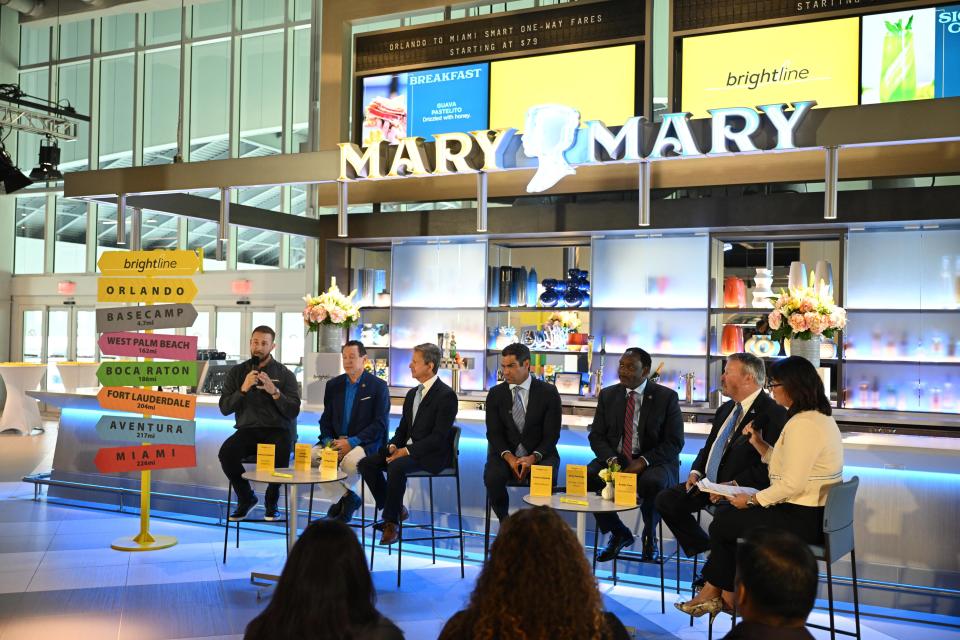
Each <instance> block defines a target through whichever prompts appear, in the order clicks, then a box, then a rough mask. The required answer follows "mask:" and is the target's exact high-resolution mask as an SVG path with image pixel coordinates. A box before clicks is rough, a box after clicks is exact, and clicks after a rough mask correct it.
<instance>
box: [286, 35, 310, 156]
mask: <svg viewBox="0 0 960 640" xmlns="http://www.w3.org/2000/svg"><path fill="white" fill-rule="evenodd" d="M292 81H293V99H292V104H291V105H290V108H291V109H293V118H292V121H293V131H292V135H291V147H290V148H291V150H292V152H293V153H299V152H300V145H301V144H302V143H304V142H306V141H307V123H308V121H309V118H310V29H309V28H307V29H297V30H296V31H294V32H293V78H292Z"/></svg>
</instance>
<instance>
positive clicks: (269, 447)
mask: <svg viewBox="0 0 960 640" xmlns="http://www.w3.org/2000/svg"><path fill="white" fill-rule="evenodd" d="M276 448H277V446H276V445H273V444H258V445H257V471H264V470H266V471H273V470H274V465H273V461H274V460H275V459H276V455H275V451H276Z"/></svg>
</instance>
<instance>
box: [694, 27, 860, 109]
mask: <svg viewBox="0 0 960 640" xmlns="http://www.w3.org/2000/svg"><path fill="white" fill-rule="evenodd" d="M859 26H860V25H859V18H845V19H840V20H824V21H819V22H806V23H800V24H793V25H785V26H781V27H768V28H762V29H748V30H744V31H732V32H727V33H719V34H711V35H704V36H694V37H689V38H684V39H683V41H682V42H683V44H682V52H683V53H682V55H683V58H682V60H683V65H682V78H681V92H680V104H681V107H680V110H681V111H688V112H690V113H692V114H693V117H694V118H705V117H707V116H708V115H709V114H708V113H707V110H708V109H715V108H723V107H742V106H756V105H761V104H771V103H777V102H791V101H795V100H816V101H817V106H818V107H841V106H847V105H855V104H857V98H858V96H857V86H858V74H859ZM816 42H829V43H830V46H829V47H825V46H824V47H821V46H811V43H816Z"/></svg>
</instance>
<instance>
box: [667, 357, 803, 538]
mask: <svg viewBox="0 0 960 640" xmlns="http://www.w3.org/2000/svg"><path fill="white" fill-rule="evenodd" d="M765 380H766V375H765V371H764V366H763V361H762V360H760V358H758V357H756V356H754V355H751V354H749V353H735V354H733V355H731V356H729V357H728V358H727V366H726V367H725V368H724V370H723V375H721V376H720V388H721V390H722V391H723V395H725V396H727V397H728V398H730V400H729V401H727V402H725V403H724V404H722V405H720V407H719V408H718V409H717V412H716V414H714V418H713V428H712V429H710V435H709V436H708V437H707V441H706V443H704V445H703V448H702V449H700V452H699V453H698V454H697V458H696V459H695V460H694V461H693V465H692V466H691V467H690V475H689V476H687V481H686V483H685V484H682V485H679V486H676V487H671V488H669V489H665V490H664V491H662V492H661V493H660V495H658V496H657V501H656V505H657V510H658V511H659V512H660V514H661V515H662V516H663V521H664V522H665V523H666V525H667V526H668V527H670V530H671V531H672V532H673V535H674V536H675V537H676V539H677V542H679V543H680V546H681V547H682V548H683V550H684V552H685V553H686V554H687V556H693V555H696V554H698V553H702V552H704V551H706V550H707V549H709V548H710V537H709V536H708V535H707V534H706V532H704V530H703V528H702V527H701V526H700V525H699V524H697V521H696V519H695V518H694V517H693V514H694V513H695V512H697V511H699V510H700V509H702V508H704V507H705V506H707V505H708V504H709V503H710V502H711V501H713V502H717V499H716V498H717V496H714V497H713V498H711V494H708V493H703V492H701V491H699V490H698V489H697V488H696V484H697V482H698V481H699V480H701V479H703V478H707V479H708V480H710V481H712V482H718V483H726V484H737V485H739V486H741V487H754V488H756V489H765V488H766V487H768V486H770V478H769V477H768V476H767V465H765V464H763V462H761V461H760V454H758V453H757V450H756V449H754V448H753V445H751V444H750V441H749V440H748V439H746V438H741V437H740V435H741V433H742V431H743V427H744V426H746V425H748V424H750V423H751V422H752V423H753V426H754V428H756V429H758V430H759V431H760V432H761V433H762V434H763V439H764V440H766V441H767V442H769V443H770V444H773V443H775V442H776V441H777V438H779V437H780V432H781V431H782V430H783V425H784V423H785V422H786V421H787V411H786V409H784V408H783V407H781V406H780V405H778V404H777V403H776V402H774V401H773V398H771V397H770V396H769V395H767V394H766V393H764V392H763V384H764V382H765Z"/></svg>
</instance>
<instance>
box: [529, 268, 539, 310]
mask: <svg viewBox="0 0 960 640" xmlns="http://www.w3.org/2000/svg"><path fill="white" fill-rule="evenodd" d="M537 282H538V280H537V270H536V268H534V267H530V273H528V274H527V306H528V307H535V306H537Z"/></svg>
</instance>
